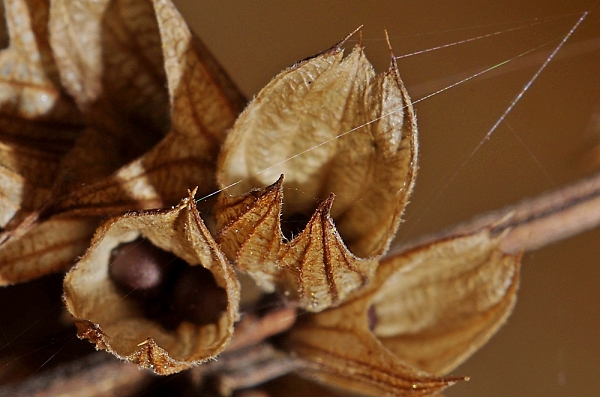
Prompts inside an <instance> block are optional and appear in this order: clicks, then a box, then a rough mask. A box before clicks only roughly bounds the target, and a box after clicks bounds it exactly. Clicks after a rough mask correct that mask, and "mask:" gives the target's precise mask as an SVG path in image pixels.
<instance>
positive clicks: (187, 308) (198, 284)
mask: <svg viewBox="0 0 600 397" xmlns="http://www.w3.org/2000/svg"><path fill="white" fill-rule="evenodd" d="M64 288H65V302H66V304H67V308H68V309H69V311H70V313H71V314H72V315H73V316H74V318H75V323H76V324H77V326H78V329H79V335H80V336H82V337H85V338H88V339H90V340H91V341H92V342H94V343H95V344H96V346H97V347H98V348H101V349H106V350H108V351H110V352H112V353H113V354H115V355H116V356H118V357H120V358H122V359H126V360H128V361H132V362H135V363H137V364H138V365H140V366H142V367H147V368H152V369H153V370H154V371H155V372H156V373H159V374H168V373H174V372H178V371H181V370H182V369H185V368H188V367H191V366H193V365H195V364H198V363H200V362H203V361H206V360H207V359H210V358H212V357H215V356H216V355H217V354H218V353H220V352H221V351H222V350H223V349H224V348H225V346H226V345H227V344H228V342H229V340H230V338H231V336H232V333H233V323H234V322H235V321H236V320H237V319H238V305H239V284H238V282H237V278H236V277H235V274H234V272H233V269H232V268H231V265H230V264H229V262H228V261H227V259H226V258H225V256H224V254H223V253H221V251H220V249H219V247H218V246H217V244H216V243H215V242H214V240H213V239H212V237H211V235H210V233H209V232H208V230H207V229H206V227H205V226H204V223H203V222H202V220H201V219H200V215H199V214H198V211H197V210H196V207H195V204H194V199H193V196H192V195H190V196H189V197H188V198H187V199H185V200H183V201H182V202H181V203H180V204H179V205H178V206H177V207H175V208H173V209H171V210H155V211H147V212H137V213H129V214H127V215H124V216H121V217H118V218H115V219H113V220H111V221H108V222H107V223H105V224H104V225H103V226H102V227H101V228H100V229H99V231H98V232H97V234H96V236H95V238H94V241H93V243H92V246H91V248H90V249H89V250H88V252H87V253H86V254H85V256H84V257H83V258H82V260H81V261H80V262H79V263H78V264H77V266H76V267H75V268H74V269H73V270H71V271H70V272H69V273H68V274H67V277H66V278H65V283H64Z"/></svg>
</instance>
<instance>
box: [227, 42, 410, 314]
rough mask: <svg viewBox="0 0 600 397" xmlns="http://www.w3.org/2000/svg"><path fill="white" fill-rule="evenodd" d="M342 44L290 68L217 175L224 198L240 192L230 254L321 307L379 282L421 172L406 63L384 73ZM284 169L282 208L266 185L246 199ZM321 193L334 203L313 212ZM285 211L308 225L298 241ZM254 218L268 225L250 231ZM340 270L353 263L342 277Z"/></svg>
mask: <svg viewBox="0 0 600 397" xmlns="http://www.w3.org/2000/svg"><path fill="white" fill-rule="evenodd" d="M341 44H342V43H340V44H338V45H336V46H334V47H333V48H332V49H330V50H328V51H325V52H323V53H321V54H319V55H317V56H315V57H313V58H310V59H308V60H306V61H303V62H300V63H299V64H297V65H295V66H293V67H292V68H290V69H288V70H286V71H284V72H282V73H281V74H280V75H278V76H277V77H275V79H273V81H271V82H270V83H269V84H268V85H267V86H266V87H265V88H264V89H263V90H262V91H261V92H260V93H259V94H258V95H257V97H256V98H255V99H254V101H253V102H251V103H250V105H249V106H248V107H247V108H246V110H245V111H244V112H243V113H242V114H241V115H240V117H239V118H238V120H237V121H236V123H235V125H234V127H233V129H232V131H231V132H230V133H229V135H228V137H227V140H226V142H225V144H224V146H223V149H222V152H221V155H220V158H219V168H218V174H217V176H218V180H219V184H220V186H221V187H222V188H227V190H226V192H224V193H223V194H222V195H221V196H222V197H223V196H226V195H229V196H234V197H224V198H222V199H221V203H222V204H221V206H220V207H217V209H216V214H217V222H218V224H219V226H220V227H221V228H225V230H223V231H222V232H221V233H220V241H221V243H222V244H223V245H224V246H225V247H230V248H232V249H230V250H229V252H228V254H229V255H230V257H231V258H235V260H236V264H237V266H239V267H240V268H241V269H244V270H246V271H248V272H249V273H250V274H252V275H253V277H255V279H256V280H257V281H258V282H260V283H261V284H263V285H264V286H265V288H266V289H267V290H269V289H272V288H273V287H272V285H273V284H274V283H275V284H285V287H284V288H283V289H284V290H285V292H286V293H288V294H290V295H298V294H299V295H300V300H301V306H302V307H304V308H308V309H311V310H312V309H315V310H322V309H324V308H326V307H328V306H330V305H331V304H337V303H339V302H341V301H343V299H344V296H345V295H346V294H347V293H349V292H351V291H353V290H355V289H357V288H360V287H361V286H363V285H364V284H365V281H368V279H369V277H370V276H371V275H372V273H373V271H374V268H375V266H376V262H374V261H376V258H377V257H378V256H380V255H382V254H383V253H384V252H385V250H386V249H387V248H388V245H389V242H390V240H391V238H392V237H393V235H394V234H395V232H396V229H397V227H398V223H399V221H400V216H401V214H402V212H403V210H404V207H405V205H406V202H407V200H408V196H409V193H410V191H411V189H412V185H413V182H414V177H415V172H416V154H417V140H416V121H415V116H414V112H413V109H412V105H411V103H410V99H409V97H408V94H407V93H406V91H405V89H404V86H403V84H402V81H401V80H400V77H399V74H398V70H397V67H396V64H395V62H394V61H393V60H392V65H391V67H390V68H389V70H387V71H386V72H385V73H382V74H380V75H376V74H375V72H374V70H373V67H372V66H371V64H370V63H369V62H368V61H367V59H366V57H365V55H364V52H363V50H362V49H361V48H360V47H356V48H354V50H353V51H352V52H351V53H350V55H348V56H347V57H346V58H343V50H342V48H341ZM280 174H285V184H284V187H285V198H284V203H283V204H284V205H283V206H281V203H280V201H281V197H282V196H283V193H281V192H280V193H278V197H277V198H273V200H272V201H269V200H271V199H269V198H268V196H269V195H268V194H265V197H263V198H259V196H260V194H259V193H258V192H257V191H254V192H251V193H249V194H248V195H246V196H241V197H239V198H236V197H235V195H239V194H242V193H244V192H247V191H249V190H250V189H252V188H255V187H263V186H267V185H269V184H271V183H272V182H273V181H274V180H275V178H276V177H277V176H278V175H280ZM279 189H282V188H281V187H280V188H279ZM267 191H269V192H272V189H270V188H268V189H267ZM331 193H334V194H335V195H336V199H335V201H333V198H332V196H330V194H331ZM315 197H316V198H319V199H320V200H322V203H323V204H322V205H321V207H319V209H317V211H316V212H315V213H314V214H313V211H315V207H316V204H315V201H316V200H315ZM255 199H256V202H255V203H254V204H252V205H253V207H252V208H250V207H248V205H249V203H250V202H252V201H253V200H255ZM236 203H237V204H236ZM247 204H248V205H247ZM263 204H264V205H265V207H264V208H261V205H263ZM274 206H275V207H274ZM276 207H277V208H276ZM223 211H226V212H227V213H226V214H221V212H223ZM281 212H283V222H284V225H289V224H290V223H292V222H293V221H295V220H297V219H299V220H300V223H302V222H309V225H308V226H307V227H306V229H305V232H304V233H301V234H299V235H298V236H297V237H296V239H294V240H293V241H292V242H291V243H289V244H282V243H281V242H280V240H282V239H283V238H284V237H283V235H282V233H281V232H280V231H279V230H278V229H279V228H280V226H279V225H280V221H279V219H278V218H279V217H280V213H281ZM332 217H333V219H335V226H334V224H333V221H332V219H331V218H332ZM246 219H252V220H255V221H257V220H258V219H260V225H261V228H262V230H260V231H258V230H257V231H254V230H252V228H250V229H248V228H246V227H241V226H240V225H241V224H242V223H244V222H246ZM319 223H320V224H322V230H323V233H321V232H319V233H321V234H320V235H321V236H322V237H325V236H326V237H327V238H326V239H325V240H324V241H323V242H322V243H321V244H320V248H319V246H318V245H315V242H316V240H311V231H310V229H311V228H313V227H315V226H316V225H317V224H319ZM240 228H241V229H247V230H244V231H243V232H242V231H240V230H241V229H240ZM299 230H302V229H299ZM313 231H314V230H313ZM240 233H241V234H240ZM340 236H341V237H340ZM245 238H250V239H252V241H249V242H248V243H246V242H244V239H245ZM317 238H319V237H316V236H315V239H317ZM300 239H302V242H301V241H300ZM228 240H232V241H228ZM297 240H298V241H297ZM237 249H243V250H244V252H237V251H236V250H237ZM302 249H310V250H311V251H310V254H309V251H306V252H304V251H302ZM292 252H294V253H293V254H292ZM309 256H310V257H311V261H312V260H315V258H316V257H317V256H318V257H319V259H318V262H316V263H315V264H314V266H304V264H303V262H302V261H303V258H304V257H306V259H307V260H308V257H309ZM334 256H335V257H334ZM275 258H276V261H275V262H273V260H274V259H275ZM359 258H368V259H367V260H365V261H364V262H361V260H360V259H359ZM263 261H264V262H266V264H265V265H263V266H264V269H263V270H261V269H260V268H259V267H258V266H257V264H258V263H259V262H263ZM281 261H285V263H282V262H281ZM338 261H339V262H340V264H341V263H343V265H341V266H338ZM305 262H306V261H305ZM335 267H338V268H339V269H347V271H344V273H342V274H336V273H335V271H332V269H330V268H335ZM281 269H287V270H285V271H284V275H283V276H279V275H277V273H281V271H282V270H281ZM300 273H302V274H300ZM302 277H304V278H306V279H307V280H306V283H307V284H313V283H314V285H313V286H312V287H310V288H311V290H310V291H306V292H304V291H303V290H302V286H301V284H302V282H301V281H300V278H302ZM281 278H283V279H284V280H285V282H283V283H282V282H281V280H280V281H277V282H274V281H273V280H274V279H281ZM309 278H310V279H311V280H309ZM317 284H319V285H318V286H317ZM337 291H339V292H337ZM309 301H310V302H309Z"/></svg>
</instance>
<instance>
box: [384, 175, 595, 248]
mask: <svg viewBox="0 0 600 397" xmlns="http://www.w3.org/2000/svg"><path fill="white" fill-rule="evenodd" d="M598 225H600V173H599V174H596V175H594V176H593V177H591V178H589V179H584V180H581V181H578V182H576V183H574V184H572V185H568V186H565V187H563V188H561V189H558V190H556V191H553V192H550V193H545V194H542V195H540V196H537V197H534V198H530V199H526V200H524V201H521V202H520V203H518V204H515V205H511V206H508V207H505V208H502V209H500V210H497V211H492V212H489V213H486V214H483V215H479V216H476V217H475V218H474V219H473V220H472V221H470V222H466V223H461V224H458V225H455V226H453V227H450V228H448V229H446V230H444V231H441V232H439V233H434V234H432V235H428V236H425V237H422V238H419V239H417V240H413V241H410V242H408V243H405V244H401V245H396V246H393V247H392V248H391V250H390V251H389V253H388V256H390V255H395V254H398V253H400V252H403V251H405V250H407V249H410V248H412V247H415V246H418V245H423V244H427V243H430V242H433V241H436V240H440V239H444V238H449V237H452V236H459V235H464V234H469V233H473V232H475V231H477V230H482V229H490V231H491V232H492V234H494V235H498V234H500V233H505V232H506V233H507V234H506V236H505V237H504V239H503V241H502V244H501V249H502V251H503V252H505V253H507V254H517V253H519V252H523V251H533V250H536V249H538V248H541V247H543V246H545V245H548V244H551V243H553V242H556V241H559V240H562V239H565V238H568V237H570V236H573V235H575V234H578V233H582V232H584V231H586V230H589V229H592V228H594V227H597V226H598Z"/></svg>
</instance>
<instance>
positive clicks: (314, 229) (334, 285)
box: [217, 177, 377, 312]
mask: <svg viewBox="0 0 600 397" xmlns="http://www.w3.org/2000/svg"><path fill="white" fill-rule="evenodd" d="M282 183H283V177H281V178H279V181H277V182H276V183H275V184H273V185H271V186H269V187H267V188H265V189H262V190H254V191H252V192H250V193H248V194H246V195H242V196H238V197H234V198H227V197H226V196H221V198H220V200H219V205H218V206H217V212H219V213H220V214H221V223H223V222H227V221H228V223H226V224H225V225H222V226H221V228H220V232H219V234H218V235H217V239H218V240H219V241H220V242H221V243H222V246H223V250H224V252H225V253H226V254H227V255H229V256H230V257H231V258H234V260H235V263H236V264H237V267H238V268H239V269H240V270H242V271H244V272H246V273H248V274H249V275H250V276H252V277H253V278H254V279H255V280H256V282H257V283H258V284H259V286H260V287H261V288H263V289H264V290H265V291H268V292H272V291H274V290H278V291H280V292H281V293H283V294H284V295H285V296H286V297H287V299H290V300H291V301H293V302H294V303H295V304H296V305H298V306H299V307H302V308H304V309H306V310H308V311H312V312H319V311H321V310H324V309H326V308H327V307H330V306H332V305H337V304H339V303H340V302H342V301H343V300H344V299H345V298H346V297H347V296H348V295H349V294H350V293H352V292H353V291H355V290H357V289H358V288H360V287H362V286H363V285H365V284H366V283H367V281H368V280H369V279H370V278H371V277H372V276H373V273H374V272H375V269H376V267H377V260H376V259H373V258H367V259H361V258H357V257H356V256H355V255H353V254H352V253H351V252H350V251H349V250H348V249H347V248H346V246H345V245H344V242H343V241H342V239H341V237H340V235H339V234H338V233H337V231H336V229H335V226H334V224H333V220H332V219H331V215H330V211H331V205H332V203H333V196H331V197H329V198H328V199H327V200H325V201H324V202H323V203H322V204H321V205H320V206H319V208H317V210H316V211H315V213H314V214H313V216H312V217H311V218H310V220H309V221H308V223H307V225H306V228H305V229H304V231H302V232H301V233H300V234H299V235H298V236H296V237H295V238H294V239H293V240H292V241H289V242H283V241H282V238H283V235H282V232H281V226H280V218H279V214H280V213H281V205H282V197H283V190H282Z"/></svg>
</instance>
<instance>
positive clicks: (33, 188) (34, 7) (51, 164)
mask: <svg viewBox="0 0 600 397" xmlns="http://www.w3.org/2000/svg"><path fill="white" fill-rule="evenodd" d="M4 3H5V8H6V20H7V26H8V30H9V35H10V46H9V47H8V48H7V49H5V50H2V52H0V227H2V228H6V229H11V228H14V227H15V226H16V225H18V224H19V223H20V222H21V221H22V220H23V219H24V218H25V217H27V216H28V215H29V214H30V213H31V212H32V211H35V210H36V209H37V208H38V207H39V206H40V205H41V204H42V203H43V202H44V201H45V200H47V199H48V197H49V196H50V191H51V188H52V184H53V182H54V179H55V177H56V171H57V168H58V163H59V162H60V159H61V156H62V155H63V154H64V153H65V152H67V151H68V150H69V149H70V148H71V146H72V145H73V143H74V140H75V139H76V137H77V135H78V133H79V131H80V130H81V128H82V125H81V116H80V114H79V112H78V111H77V108H76V107H75V105H74V103H73V102H72V101H71V100H70V99H69V98H68V97H67V96H66V95H65V94H64V93H63V92H62V91H61V88H60V81H59V78H58V72H57V70H56V65H55V64H54V60H53V58H52V52H51V51H50V46H49V44H48V31H47V30H48V28H47V24H48V1H44V0H33V1H25V0H8V1H5V2H4Z"/></svg>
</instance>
